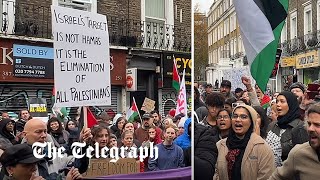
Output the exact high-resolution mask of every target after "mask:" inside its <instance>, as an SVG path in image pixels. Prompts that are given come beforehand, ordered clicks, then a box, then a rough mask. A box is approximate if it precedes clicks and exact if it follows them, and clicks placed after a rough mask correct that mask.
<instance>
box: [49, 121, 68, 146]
mask: <svg viewBox="0 0 320 180" xmlns="http://www.w3.org/2000/svg"><path fill="white" fill-rule="evenodd" d="M61 124H62V123H61V122H60V121H59V119H58V118H56V117H52V118H50V119H49V121H48V123H47V129H48V134H50V135H51V136H52V137H53V140H54V145H55V146H56V147H61V146H63V147H67V144H68V139H69V136H70V134H69V132H68V131H66V130H64V129H63V128H62V125H61Z"/></svg>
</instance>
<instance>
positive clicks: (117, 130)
mask: <svg viewBox="0 0 320 180" xmlns="http://www.w3.org/2000/svg"><path fill="white" fill-rule="evenodd" d="M116 117H117V119H116V121H114V122H115V123H114V124H113V126H111V128H110V130H111V131H112V134H114V135H116V136H117V138H121V132H122V129H123V125H124V123H125V122H126V121H127V120H126V119H125V117H124V116H122V115H121V116H118V115H116V116H115V118H116ZM115 118H114V120H115Z"/></svg>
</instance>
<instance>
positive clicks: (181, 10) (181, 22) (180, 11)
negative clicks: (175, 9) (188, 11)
mask: <svg viewBox="0 0 320 180" xmlns="http://www.w3.org/2000/svg"><path fill="white" fill-rule="evenodd" d="M180 23H182V9H180Z"/></svg>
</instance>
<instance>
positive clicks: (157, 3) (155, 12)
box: [145, 0, 165, 19]
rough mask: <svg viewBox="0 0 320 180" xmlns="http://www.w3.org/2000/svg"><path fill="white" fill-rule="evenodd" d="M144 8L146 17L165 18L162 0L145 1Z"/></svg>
mask: <svg viewBox="0 0 320 180" xmlns="http://www.w3.org/2000/svg"><path fill="white" fill-rule="evenodd" d="M145 7H146V8H145V11H146V12H145V13H146V16H147V17H155V18H160V19H164V18H165V8H164V7H165V2H164V0H146V1H145Z"/></svg>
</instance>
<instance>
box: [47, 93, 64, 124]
mask: <svg viewBox="0 0 320 180" xmlns="http://www.w3.org/2000/svg"><path fill="white" fill-rule="evenodd" d="M55 99H56V98H55V89H54V87H53V89H52V97H51V101H52V104H53V105H52V113H53V114H54V115H55V116H56V117H57V118H58V119H59V120H60V121H61V122H64V119H65V118H66V117H67V116H68V112H67V108H65V107H62V108H58V107H55V106H54V102H55Z"/></svg>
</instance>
